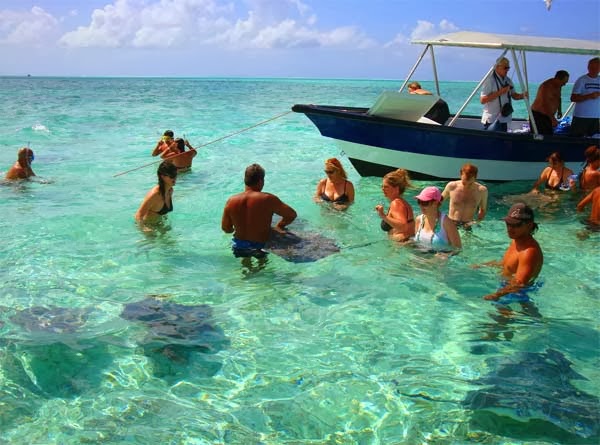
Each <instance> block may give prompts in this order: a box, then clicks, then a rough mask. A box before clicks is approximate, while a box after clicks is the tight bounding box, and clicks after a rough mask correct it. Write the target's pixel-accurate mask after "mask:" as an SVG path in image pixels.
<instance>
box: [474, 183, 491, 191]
mask: <svg viewBox="0 0 600 445" xmlns="http://www.w3.org/2000/svg"><path fill="white" fill-rule="evenodd" d="M475 184H477V190H479V191H480V192H487V189H488V188H487V187H486V186H485V185H483V184H482V183H480V182H476V183H475Z"/></svg>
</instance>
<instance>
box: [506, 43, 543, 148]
mask: <svg viewBox="0 0 600 445" xmlns="http://www.w3.org/2000/svg"><path fill="white" fill-rule="evenodd" d="M510 51H511V54H512V58H513V62H514V63H515V68H516V70H517V77H518V78H519V85H521V89H522V90H523V94H525V92H527V93H529V91H528V88H527V84H525V82H524V81H523V74H522V73H521V67H520V66H519V59H518V58H517V54H516V53H515V50H514V48H512V49H511V50H510ZM524 64H525V62H524ZM523 100H524V101H525V106H526V107H527V114H528V115H529V121H530V122H531V128H532V129H533V134H534V137H536V136H538V135H539V133H538V129H537V125H536V123H535V120H534V119H533V113H532V111H531V104H530V103H529V98H528V97H524V98H523Z"/></svg>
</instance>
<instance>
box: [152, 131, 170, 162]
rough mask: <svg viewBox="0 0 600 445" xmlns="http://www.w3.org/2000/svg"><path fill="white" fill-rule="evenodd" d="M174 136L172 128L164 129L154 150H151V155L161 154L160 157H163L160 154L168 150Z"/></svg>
mask: <svg viewBox="0 0 600 445" xmlns="http://www.w3.org/2000/svg"><path fill="white" fill-rule="evenodd" d="M174 137H175V134H174V133H173V131H172V130H166V131H165V132H164V133H163V135H162V137H161V138H160V139H159V140H158V142H157V143H156V146H155V147H154V150H152V156H158V155H161V157H164V156H162V154H163V153H164V152H166V151H168V150H169V147H170V146H171V144H172V143H173V140H174Z"/></svg>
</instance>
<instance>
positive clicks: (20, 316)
mask: <svg viewBox="0 0 600 445" xmlns="http://www.w3.org/2000/svg"><path fill="white" fill-rule="evenodd" d="M89 312H90V311H89V309H82V308H65V307H57V306H48V307H44V306H32V307H29V308H27V309H23V310H21V311H18V312H16V313H15V314H14V315H12V316H11V317H10V320H11V321H12V322H13V323H15V324H17V325H19V326H21V327H22V328H23V329H25V330H26V331H29V332H31V333H46V334H70V333H73V332H75V331H77V330H78V329H79V328H81V327H82V326H83V325H84V324H85V322H86V321H87V317H88V314H89Z"/></svg>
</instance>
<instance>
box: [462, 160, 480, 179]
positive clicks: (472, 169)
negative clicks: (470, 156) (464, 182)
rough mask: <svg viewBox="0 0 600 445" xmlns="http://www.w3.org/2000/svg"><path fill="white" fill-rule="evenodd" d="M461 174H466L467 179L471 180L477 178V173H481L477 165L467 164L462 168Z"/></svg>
mask: <svg viewBox="0 0 600 445" xmlns="http://www.w3.org/2000/svg"><path fill="white" fill-rule="evenodd" d="M460 172H461V174H462V173H464V174H465V175H467V178H469V179H471V178H476V177H477V173H478V172H479V170H478V169H477V167H476V166H475V165H473V164H470V163H468V162H467V163H466V164H464V165H463V166H462V167H461V168H460Z"/></svg>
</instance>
